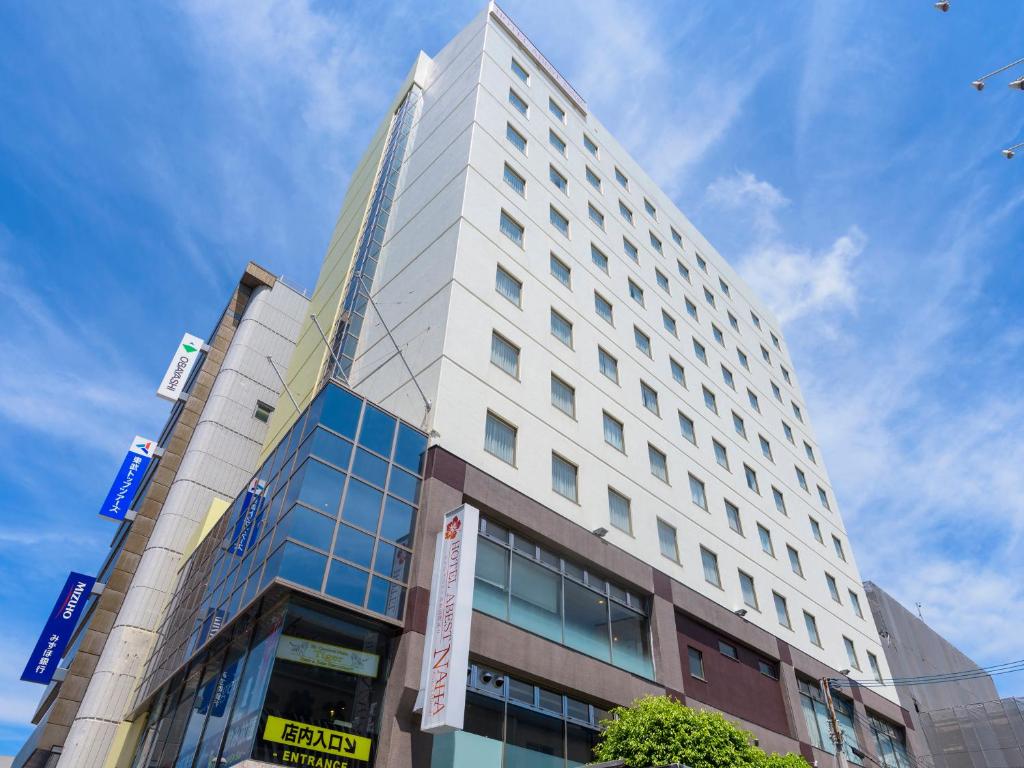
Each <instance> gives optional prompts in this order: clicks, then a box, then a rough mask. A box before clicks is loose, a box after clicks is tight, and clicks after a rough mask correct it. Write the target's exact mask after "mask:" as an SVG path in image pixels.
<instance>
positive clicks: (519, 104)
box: [508, 88, 530, 115]
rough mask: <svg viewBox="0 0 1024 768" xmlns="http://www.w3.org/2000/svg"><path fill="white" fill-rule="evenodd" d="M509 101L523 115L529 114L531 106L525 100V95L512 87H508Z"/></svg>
mask: <svg viewBox="0 0 1024 768" xmlns="http://www.w3.org/2000/svg"><path fill="white" fill-rule="evenodd" d="M508 103H509V104H511V105H512V106H513V107H515V109H516V111H517V112H519V113H520V114H521V115H528V114H529V113H530V107H529V105H527V103H526V102H525V101H524V100H523V97H522V96H520V95H519V94H518V93H516V92H515V91H513V90H512V89H511V88H509V89H508Z"/></svg>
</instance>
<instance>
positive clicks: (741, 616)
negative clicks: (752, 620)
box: [733, 608, 747, 619]
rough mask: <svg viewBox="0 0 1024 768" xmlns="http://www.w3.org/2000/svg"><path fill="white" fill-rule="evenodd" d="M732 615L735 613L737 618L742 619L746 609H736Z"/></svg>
mask: <svg viewBox="0 0 1024 768" xmlns="http://www.w3.org/2000/svg"><path fill="white" fill-rule="evenodd" d="M733 613H735V614H736V615H737V616H739V617H740V618H741V619H742V618H743V617H744V616H746V615H747V609H746V608H737V609H736V610H735V611H733Z"/></svg>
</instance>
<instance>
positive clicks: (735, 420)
mask: <svg viewBox="0 0 1024 768" xmlns="http://www.w3.org/2000/svg"><path fill="white" fill-rule="evenodd" d="M732 427H733V429H735V430H736V434H737V435H739V436H740V437H742V438H743V439H744V440H746V439H747V425H746V424H745V423H744V422H743V419H742V417H740V415H739V414H738V413H736V411H733V412H732Z"/></svg>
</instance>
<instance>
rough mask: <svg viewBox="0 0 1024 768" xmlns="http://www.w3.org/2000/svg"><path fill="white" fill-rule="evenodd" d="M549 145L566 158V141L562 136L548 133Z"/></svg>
mask: <svg viewBox="0 0 1024 768" xmlns="http://www.w3.org/2000/svg"><path fill="white" fill-rule="evenodd" d="M548 143H549V144H551V146H552V147H554V148H555V149H556V150H557V151H558V154H560V155H562V156H563V157H564V156H565V141H563V140H562V137H561V136H559V135H558V134H557V133H555V132H554V131H548Z"/></svg>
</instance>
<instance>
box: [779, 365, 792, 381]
mask: <svg viewBox="0 0 1024 768" xmlns="http://www.w3.org/2000/svg"><path fill="white" fill-rule="evenodd" d="M779 370H780V371H782V378H783V380H784V381H785V382H786V383H787V384H789V385H792V384H793V378H792V377H791V376H790V375H789V371H788V370H786V368H784V367H783V366H781V365H780V366H779Z"/></svg>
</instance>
